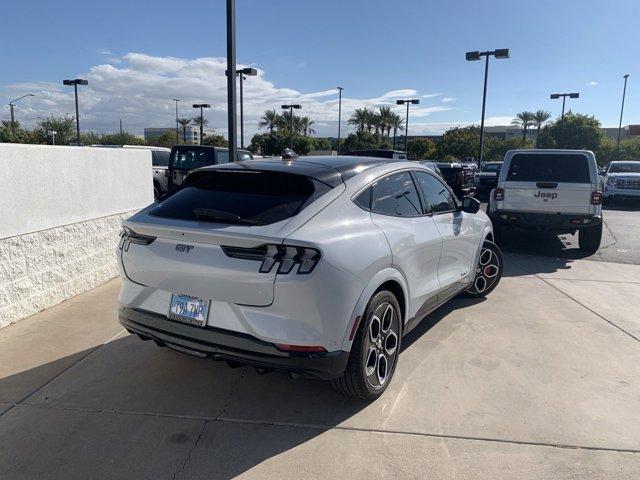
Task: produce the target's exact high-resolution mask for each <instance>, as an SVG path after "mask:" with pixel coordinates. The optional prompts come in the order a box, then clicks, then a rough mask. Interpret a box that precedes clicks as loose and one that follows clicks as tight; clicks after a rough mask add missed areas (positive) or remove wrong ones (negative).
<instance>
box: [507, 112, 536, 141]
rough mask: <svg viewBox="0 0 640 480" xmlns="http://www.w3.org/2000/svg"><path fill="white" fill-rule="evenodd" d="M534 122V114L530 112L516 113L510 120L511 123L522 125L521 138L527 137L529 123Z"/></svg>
mask: <svg viewBox="0 0 640 480" xmlns="http://www.w3.org/2000/svg"><path fill="white" fill-rule="evenodd" d="M534 123H535V114H534V113H531V112H520V113H517V114H516V118H514V119H513V121H512V122H511V124H512V125H520V126H521V127H522V139H523V140H524V139H526V138H527V129H528V128H529V125H533V124H534Z"/></svg>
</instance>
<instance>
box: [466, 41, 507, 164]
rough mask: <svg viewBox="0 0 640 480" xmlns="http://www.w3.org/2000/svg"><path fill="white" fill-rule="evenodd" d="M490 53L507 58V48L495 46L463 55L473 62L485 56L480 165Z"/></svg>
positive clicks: (479, 147)
mask: <svg viewBox="0 0 640 480" xmlns="http://www.w3.org/2000/svg"><path fill="white" fill-rule="evenodd" d="M492 55H493V56H494V57H496V58H497V59H502V58H509V49H508V48H496V49H495V50H494V51H492V52H491V51H486V52H478V51H475V52H467V53H466V57H465V58H466V59H467V61H468V62H474V61H477V60H480V57H485V62H484V88H483V90H482V116H481V117H480V144H479V145H478V165H480V163H481V162H482V146H483V145H484V113H485V110H486V106H487V78H488V76H489V57H490V56H492Z"/></svg>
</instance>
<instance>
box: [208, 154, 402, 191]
mask: <svg viewBox="0 0 640 480" xmlns="http://www.w3.org/2000/svg"><path fill="white" fill-rule="evenodd" d="M395 162H406V160H403V159H393V158H379V157H355V156H354V157H352V156H349V155H340V156H317V157H296V158H294V159H293V160H291V161H288V160H281V159H280V158H279V157H274V158H268V159H267V158H265V159H258V160H246V161H242V162H232V163H225V164H222V165H211V166H207V167H202V168H199V169H198V171H206V170H266V171H272V172H286V173H293V174H297V175H305V176H307V177H311V178H314V179H316V180H318V181H320V182H323V183H326V184H327V185H329V186H331V187H336V186H338V185H339V184H341V183H343V182H346V181H347V180H348V179H350V178H353V177H355V176H356V175H358V174H360V173H362V172H364V171H366V170H369V169H371V168H374V167H377V166H379V165H386V164H388V163H395Z"/></svg>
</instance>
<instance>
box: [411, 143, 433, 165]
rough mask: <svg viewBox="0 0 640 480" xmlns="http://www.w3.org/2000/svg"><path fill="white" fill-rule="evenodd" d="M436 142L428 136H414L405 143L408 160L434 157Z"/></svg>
mask: <svg viewBox="0 0 640 480" xmlns="http://www.w3.org/2000/svg"><path fill="white" fill-rule="evenodd" d="M435 155H436V144H435V143H433V141H432V140H429V139H428V138H415V139H413V140H410V141H409V143H408V145H407V156H408V157H409V160H427V159H430V158H433V157H435Z"/></svg>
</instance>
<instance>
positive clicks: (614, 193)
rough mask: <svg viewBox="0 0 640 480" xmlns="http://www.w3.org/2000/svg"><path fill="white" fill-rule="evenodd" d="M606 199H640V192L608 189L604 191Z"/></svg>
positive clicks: (625, 189)
mask: <svg viewBox="0 0 640 480" xmlns="http://www.w3.org/2000/svg"><path fill="white" fill-rule="evenodd" d="M604 198H629V199H634V198H635V199H640V190H634V189H631V188H629V189H627V188H611V187H606V188H605V190H604Z"/></svg>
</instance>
